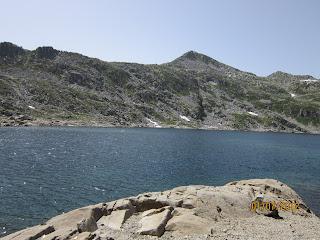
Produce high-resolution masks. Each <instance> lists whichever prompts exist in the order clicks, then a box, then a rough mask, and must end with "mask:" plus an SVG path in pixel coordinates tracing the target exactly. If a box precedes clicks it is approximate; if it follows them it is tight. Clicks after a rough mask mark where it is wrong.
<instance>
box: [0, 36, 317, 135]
mask: <svg viewBox="0 0 320 240" xmlns="http://www.w3.org/2000/svg"><path fill="white" fill-rule="evenodd" d="M306 77H307V79H304V78H306ZM308 79H309V80H308ZM305 80H307V81H305ZM310 80H311V81H310ZM313 80H314V81H313ZM319 89H320V86H319V82H318V81H317V80H316V79H315V78H314V77H312V76H309V75H301V76H300V75H292V74H287V73H283V72H275V73H273V74H271V75H269V76H267V77H260V76H257V75H255V74H253V73H249V72H244V71H241V70H239V69H236V68H233V67H231V66H229V65H226V64H224V63H221V62H219V61H217V60H215V59H213V58H211V57H208V56H206V55H204V54H201V53H198V52H195V51H188V52H186V53H184V54H183V55H181V56H180V57H178V58H176V59H175V60H173V61H171V62H168V63H164V64H138V63H125V62H107V61H103V60H99V59H97V58H90V57H87V56H84V55H82V54H78V53H72V52H67V51H59V50H56V49H54V48H52V47H38V48H37V49H35V50H25V49H23V48H22V47H19V46H17V45H15V44H12V43H8V42H4V43H0V96H1V101H0V103H1V105H0V123H1V125H2V126H16V125H70V124H73V125H97V126H127V127H130V126H138V127H139V126H141V127H156V126H162V127H183V128H185V127H186V128H205V129H229V130H231V129H241V130H255V131H290V132H291V131H293V132H313V133H317V132H319V124H320V121H319V116H320V110H319V109H320V107H319V105H320V101H319V99H320V96H319ZM293 96H294V97H293ZM21 116H23V117H21ZM186 119H188V120H189V121H187V120H186ZM154 123H156V124H154Z"/></svg>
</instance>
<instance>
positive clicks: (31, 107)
mask: <svg viewBox="0 0 320 240" xmlns="http://www.w3.org/2000/svg"><path fill="white" fill-rule="evenodd" d="M28 108H30V109H33V110H34V109H36V108H35V107H34V106H28Z"/></svg>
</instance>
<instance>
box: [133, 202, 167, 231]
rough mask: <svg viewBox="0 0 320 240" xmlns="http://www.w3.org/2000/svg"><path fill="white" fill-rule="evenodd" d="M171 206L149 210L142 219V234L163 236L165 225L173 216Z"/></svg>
mask: <svg viewBox="0 0 320 240" xmlns="http://www.w3.org/2000/svg"><path fill="white" fill-rule="evenodd" d="M171 211H172V209H171V208H167V207H164V208H161V209H159V210H153V209H152V210H149V211H148V212H147V213H145V214H144V215H143V218H142V219H141V220H140V224H141V228H140V230H139V233H140V234H142V235H152V236H158V237H160V236H162V234H163V233H164V230H165V226H166V224H167V222H168V220H169V219H170V217H171Z"/></svg>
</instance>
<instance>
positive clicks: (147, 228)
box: [2, 179, 320, 240]
mask: <svg viewBox="0 0 320 240" xmlns="http://www.w3.org/2000/svg"><path fill="white" fill-rule="evenodd" d="M270 202H274V203H283V202H288V203H291V202H292V203H295V205H292V206H296V208H292V207H290V206H291V205H290V206H289V205H288V206H287V208H284V207H283V208H282V207H280V208H279V207H278V208H276V209H268V208H267V206H269V205H268V204H265V205H263V204H262V203H270ZM253 203H254V204H255V203H260V204H261V206H260V207H258V208H253V207H252V206H254V204H253ZM269 208H270V206H269ZM319 229H320V219H319V218H318V217H317V216H315V215H314V214H313V213H312V211H311V210H310V209H309V208H308V207H307V206H306V204H305V203H304V202H303V200H302V199H301V198H300V197H299V195H298V194H297V193H296V192H295V191H294V190H293V189H291V188H290V187H288V186H287V185H286V184H284V183H282V182H279V181H277V180H273V179H253V180H243V181H236V182H231V183H228V184H226V185H224V186H220V187H213V186H184V187H177V188H174V189H172V190H168V191H164V192H152V193H144V194H140V195H138V196H136V197H129V198H125V199H120V200H117V201H113V202H108V203H102V204H97V205H93V206H88V207H85V208H80V209H77V210H74V211H71V212H68V213H65V214H62V215H59V216H57V217H54V218H52V219H50V220H49V221H47V222H46V223H44V224H42V225H39V226H35V227H31V228H28V229H25V230H22V231H19V232H17V233H13V234H10V235H8V236H5V237H4V238H2V240H20V239H21V240H22V239H40V238H41V239H48V240H54V239H55V240H57V239H77V240H79V239H96V240H98V239H109V240H111V239H117V240H118V239H123V240H124V239H153V238H161V239H320V232H319Z"/></svg>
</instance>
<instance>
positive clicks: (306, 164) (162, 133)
mask: <svg viewBox="0 0 320 240" xmlns="http://www.w3.org/2000/svg"><path fill="white" fill-rule="evenodd" d="M249 178H276V179H279V180H280V181H283V182H285V183H287V184H288V185H289V186H291V187H293V188H294V189H295V190H296V191H297V192H298V193H299V194H300V195H301V196H302V197H303V198H304V200H305V202H306V203H307V204H308V205H309V207H311V209H312V210H313V211H314V212H315V213H316V214H318V215H319V214H320V135H307V134H280V133H253V132H228V131H204V130H179V129H138V128H133V129H120V128H0V236H3V235H5V234H8V233H11V232H13V231H16V230H19V229H22V228H25V227H27V226H31V225H35V224H39V223H41V222H44V221H45V220H46V219H48V218H50V217H52V216H55V215H57V214H60V213H62V212H65V211H68V210H71V209H74V208H78V207H81V206H85V205H89V204H93V203H99V202H103V201H110V200H113V199H117V198H120V197H125V196H131V195H136V194H139V193H141V192H146V191H160V190H165V189H170V188H173V187H175V186H180V185H189V184H204V185H222V184H225V183H227V182H230V181H233V180H240V179H249ZM1 234H2V235H1Z"/></svg>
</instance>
